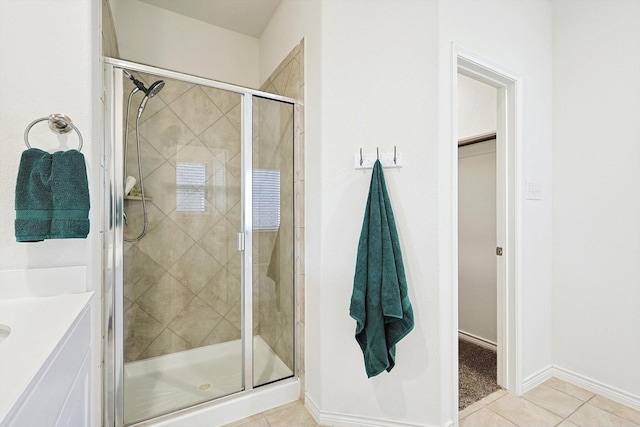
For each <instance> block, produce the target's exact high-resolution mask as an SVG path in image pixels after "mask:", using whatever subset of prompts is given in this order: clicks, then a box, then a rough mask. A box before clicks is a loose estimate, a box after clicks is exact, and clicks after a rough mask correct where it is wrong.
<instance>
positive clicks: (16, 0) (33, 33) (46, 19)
mask: <svg viewBox="0 0 640 427" xmlns="http://www.w3.org/2000/svg"><path fill="white" fill-rule="evenodd" d="M99 34H100V3H99V2H88V1H84V0H64V1H56V2H51V1H46V0H41V1H36V0H34V1H28V2H25V1H20V0H3V1H0V94H2V95H1V96H0V220H1V222H2V225H1V226H0V270H22V269H31V268H39V267H64V266H76V265H81V266H86V267H87V290H93V291H96V293H97V295H96V296H95V297H94V299H93V305H92V312H93V316H94V318H93V355H94V362H93V375H94V377H93V384H94V387H95V389H94V392H95V393H94V396H93V398H94V405H93V407H94V409H95V417H96V418H97V417H99V416H100V414H99V412H100V392H99V390H100V384H99V381H100V377H99V370H98V364H99V361H100V352H101V348H100V341H99V340H100V330H101V328H100V323H99V318H100V289H101V286H100V277H101V276H100V268H101V267H100V256H101V253H100V218H101V215H100V156H101V153H102V147H101V144H102V140H101V138H100V136H101V122H100V117H101V110H100V107H99V102H100V101H99V93H100V87H101V79H100V77H99V76H100V71H99V70H100V62H99V61H100V40H99ZM55 46H58V47H59V46H64V48H63V54H61V50H60V49H58V48H56V47H55ZM51 113H65V114H67V115H68V116H69V117H71V119H72V120H73V122H74V124H75V125H76V126H77V127H78V129H79V130H80V131H81V132H82V135H83V137H84V147H83V149H82V153H83V154H84V156H85V160H86V163H87V172H88V178H89V186H90V197H91V199H90V201H91V211H90V213H89V220H90V223H91V232H90V233H89V236H88V238H87V239H64V240H47V241H44V242H39V243H16V241H15V236H14V226H13V221H14V219H15V211H14V190H15V182H16V176H17V172H18V165H19V163H20V155H21V153H22V151H23V150H25V149H26V147H25V145H24V142H23V132H24V130H25V127H26V126H27V125H28V124H29V123H30V122H31V121H33V120H35V119H37V118H41V117H45V116H48V115H49V114H51ZM30 141H31V145H32V146H36V147H38V148H42V149H44V150H51V151H55V150H57V149H61V148H62V147H64V146H65V141H66V144H68V145H67V146H68V147H75V146H76V144H77V139H76V136H75V134H74V133H71V134H69V135H68V136H62V137H58V136H57V135H55V134H53V133H52V132H51V131H50V130H49V129H48V126H47V123H46V122H42V123H39V124H37V125H36V127H34V128H33V130H32V132H31V133H30ZM2 285H3V284H0V286H2Z"/></svg>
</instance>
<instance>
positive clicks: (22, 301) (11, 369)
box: [0, 292, 93, 422]
mask: <svg viewBox="0 0 640 427" xmlns="http://www.w3.org/2000/svg"><path fill="white" fill-rule="evenodd" d="M92 296H93V292H86V293H80V294H69V295H59V296H51V297H41V298H18V299H6V300H0V324H4V325H7V326H9V327H10V328H11V333H10V334H9V336H8V337H7V338H6V339H5V340H4V341H2V342H1V343H0V422H2V420H3V419H4V418H5V417H6V416H7V413H8V412H9V410H10V409H11V408H12V407H13V405H15V404H16V402H17V401H18V400H19V398H20V396H21V395H22V393H23V392H24V391H25V390H26V389H27V387H28V386H29V384H30V383H31V381H33V380H34V379H35V378H36V376H37V374H38V372H39V371H40V369H41V368H42V366H43V365H44V364H45V362H46V361H47V359H48V358H49V357H50V356H51V354H52V353H53V352H54V351H55V350H56V348H57V347H58V346H59V345H60V343H61V341H62V339H63V337H64V336H65V334H66V333H67V331H68V330H69V328H70V327H71V326H72V325H73V323H74V322H75V320H76V319H77V318H78V316H79V315H80V313H82V311H83V309H84V308H85V307H86V306H87V304H88V303H89V301H90V300H91V297H92Z"/></svg>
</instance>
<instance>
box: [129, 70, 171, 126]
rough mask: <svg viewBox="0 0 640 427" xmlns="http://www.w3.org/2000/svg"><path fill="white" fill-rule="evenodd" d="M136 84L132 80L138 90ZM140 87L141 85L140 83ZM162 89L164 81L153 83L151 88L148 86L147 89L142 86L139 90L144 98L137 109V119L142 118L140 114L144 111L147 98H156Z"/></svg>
mask: <svg viewBox="0 0 640 427" xmlns="http://www.w3.org/2000/svg"><path fill="white" fill-rule="evenodd" d="M136 82H138V81H137V80H135V79H134V82H133V83H135V85H136V86H137V87H138V88H140V86H138V83H140V82H138V83H136ZM140 84H141V85H142V83H140ZM163 87H164V81H163V80H158V81H157V82H155V83H153V84H152V85H151V86H149V89H147V88H145V87H144V86H142V88H141V89H140V90H142V91H143V92H144V98H142V102H141V103H140V107H139V108H138V119H139V118H140V116H142V112H143V111H144V107H145V106H146V105H147V101H148V100H149V98H153V97H154V96H156V95H157V94H158V92H160V91H161V90H162V88H163Z"/></svg>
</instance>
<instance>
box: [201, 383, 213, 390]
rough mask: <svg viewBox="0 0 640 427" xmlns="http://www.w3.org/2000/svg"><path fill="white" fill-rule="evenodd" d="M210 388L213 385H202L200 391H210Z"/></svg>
mask: <svg viewBox="0 0 640 427" xmlns="http://www.w3.org/2000/svg"><path fill="white" fill-rule="evenodd" d="M210 388H211V384H202V385H201V386H199V387H198V389H199V390H202V391H206V390H209V389H210Z"/></svg>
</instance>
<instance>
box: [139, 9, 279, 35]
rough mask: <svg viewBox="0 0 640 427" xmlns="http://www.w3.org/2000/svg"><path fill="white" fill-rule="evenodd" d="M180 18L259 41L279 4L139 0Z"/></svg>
mask: <svg viewBox="0 0 640 427" xmlns="http://www.w3.org/2000/svg"><path fill="white" fill-rule="evenodd" d="M140 1H142V2H144V3H148V4H151V5H153V6H157V7H160V8H162V9H166V10H170V11H172V12H175V13H178V14H180V15H184V16H188V17H190V18H194V19H197V20H199V21H203V22H207V23H209V24H213V25H217V26H219V27H222V28H226V29H227V30H231V31H235V32H238V33H241V34H245V35H247V36H251V37H255V38H259V37H260V35H262V31H264V29H265V27H266V26H267V24H268V23H269V21H270V20H271V17H272V16H273V14H274V13H275V11H276V9H277V8H278V6H279V5H280V3H281V2H282V0H140Z"/></svg>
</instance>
